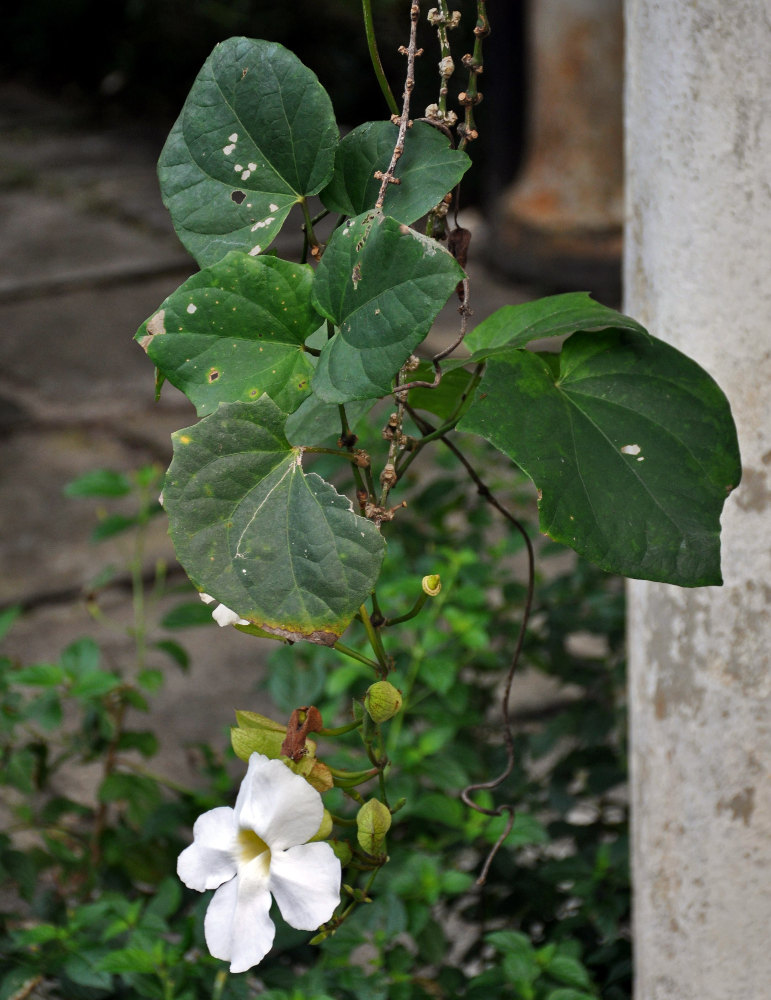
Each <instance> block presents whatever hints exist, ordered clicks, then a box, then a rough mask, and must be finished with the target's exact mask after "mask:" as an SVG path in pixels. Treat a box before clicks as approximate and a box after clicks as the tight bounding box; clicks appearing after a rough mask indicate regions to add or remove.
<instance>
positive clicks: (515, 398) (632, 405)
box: [459, 330, 741, 587]
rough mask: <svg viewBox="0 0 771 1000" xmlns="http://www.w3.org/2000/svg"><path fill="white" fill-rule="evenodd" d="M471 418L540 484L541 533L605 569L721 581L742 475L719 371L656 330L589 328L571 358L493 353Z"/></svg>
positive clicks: (576, 339) (688, 581) (572, 345)
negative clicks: (724, 515) (728, 524)
mask: <svg viewBox="0 0 771 1000" xmlns="http://www.w3.org/2000/svg"><path fill="white" fill-rule="evenodd" d="M459 428H460V429H462V430H467V431H473V432H474V433H477V434H480V435H481V436H482V437H484V438H486V439H487V440H488V441H490V442H492V444H494V445H495V446H496V447H497V448H499V449H500V450H501V451H503V452H504V453H505V454H506V455H508V456H509V457H510V458H512V459H513V460H514V461H515V462H516V463H517V464H518V465H519V466H520V467H521V468H522V469H523V470H524V471H525V472H526V473H527V474H528V475H529V476H530V477H531V479H532V480H533V482H534V483H535V484H536V486H537V487H538V490H539V500H538V506H539V510H540V524H541V530H542V531H544V532H546V533H547V534H548V535H550V536H551V537H552V538H554V539H556V540H558V541H560V542H564V543H566V544H567V545H570V546H571V547H572V548H574V549H575V550H576V551H577V552H580V553H581V554H582V555H585V556H587V557H588V558H589V559H591V560H592V561H593V562H595V563H596V564H597V565H598V566H600V567H602V568H603V569H606V570H609V571H610V572H614V573H622V574H624V575H626V576H633V577H640V578H642V579H649V580H661V581H665V582H668V583H675V584H679V585H681V586H685V587H695V586H704V585H709V584H719V583H720V582H721V576H720V512H721V510H722V507H723V503H724V501H725V499H726V497H727V495H728V494H729V493H730V492H731V490H732V489H734V488H735V487H736V486H737V485H738V482H739V478H740V476H741V467H740V464H739V453H738V445H737V440H736V429H735V427H734V423H733V420H732V418H731V413H730V409H729V406H728V403H727V401H726V399H725V396H724V395H723V393H722V392H721V390H720V389H719V387H718V386H717V385H716V384H715V382H714V381H713V380H712V379H711V378H710V376H709V375H708V374H707V373H706V372H705V371H704V370H703V369H702V368H700V367H699V365H697V364H696V363H695V362H694V361H692V360H690V359H689V358H687V357H686V356H685V355H683V354H681V353H680V352H679V351H677V350H675V348H673V347H670V346H669V345H667V344H665V343H663V342H662V341H660V340H657V339H656V338H654V337H651V336H650V335H649V334H646V333H638V332H636V331H632V330H609V331H607V332H605V333H596V334H589V333H578V334H575V335H574V336H573V337H571V338H570V339H569V340H568V341H567V342H566V343H565V345H564V346H563V349H562V352H561V354H559V355H538V354H534V353H532V352H529V351H525V350H517V349H511V348H509V349H508V350H506V351H504V352H503V353H501V354H498V355H496V356H495V357H494V358H492V359H491V360H490V361H488V366H487V370H486V372H485V375H484V378H483V380H482V383H481V385H480V387H479V391H478V394H477V396H476V398H475V400H474V403H473V404H472V406H471V408H470V409H469V411H468V413H467V414H466V415H465V417H464V418H463V419H462V420H461V422H460V424H459Z"/></svg>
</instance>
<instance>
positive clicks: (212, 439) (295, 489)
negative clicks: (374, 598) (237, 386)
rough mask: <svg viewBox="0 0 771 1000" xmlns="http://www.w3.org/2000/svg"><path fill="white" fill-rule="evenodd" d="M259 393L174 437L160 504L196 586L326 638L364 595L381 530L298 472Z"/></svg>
mask: <svg viewBox="0 0 771 1000" xmlns="http://www.w3.org/2000/svg"><path fill="white" fill-rule="evenodd" d="M284 419H285V418H284V414H282V413H281V411H280V410H279V408H278V407H277V406H276V405H275V403H273V402H272V400H270V399H269V398H268V397H267V396H262V397H261V398H260V399H259V400H257V401H256V402H254V403H223V404H222V405H221V406H220V407H219V409H218V410H217V411H216V412H215V413H213V414H211V415H210V416H208V417H205V418H204V419H203V420H201V421H200V422H199V423H198V424H196V425H195V426H194V427H188V428H186V429H184V430H181V431H177V433H176V434H174V435H173V442H174V459H173V461H172V463H171V466H170V468H169V471H168V474H167V476H166V485H165V487H164V501H163V503H164V507H165V508H166V510H167V512H168V515H169V526H170V527H169V530H170V534H171V538H172V541H173V542H174V548H175V550H176V553H177V557H178V559H179V561H180V563H181V564H182V566H183V567H184V568H185V571H186V572H187V574H188V576H189V577H190V579H191V580H192V581H193V583H194V584H195V585H196V586H198V587H199V588H200V589H201V590H204V591H205V592H206V593H208V594H210V595H211V596H212V597H214V598H216V600H218V601H221V602H222V603H223V604H225V605H226V606H227V607H229V608H231V609H232V610H233V611H235V612H237V613H238V614H239V615H240V616H241V617H242V618H244V619H246V620H247V621H250V622H252V623H253V624H255V625H258V626H259V627H260V628H263V629H264V630H265V631H266V632H270V633H272V634H274V635H278V636H281V637H283V638H286V639H291V640H299V639H307V640H309V641H310V642H315V643H318V644H321V645H332V644H334V642H335V641H336V640H337V638H338V637H339V636H340V635H341V634H342V633H343V631H344V630H345V628H346V627H347V626H348V624H349V622H350V621H351V619H352V617H353V615H354V614H355V612H356V611H357V610H358V608H359V607H360V605H361V604H362V602H363V601H364V600H365V599H366V597H367V596H368V595H369V593H370V592H371V590H372V588H373V586H374V584H375V581H376V579H377V576H378V573H379V571H380V564H381V562H382V559H383V552H384V548H385V545H384V542H383V539H382V536H381V535H380V533H379V532H378V530H377V529H376V528H375V526H374V525H373V524H372V522H371V521H367V520H366V519H365V518H363V517H360V516H359V515H358V514H355V513H354V512H353V510H352V507H351V504H350V501H349V500H348V499H347V498H346V497H343V496H341V495H340V494H339V493H338V492H337V491H336V490H335V489H334V487H332V486H330V484H329V483H327V482H325V481H324V480H323V479H321V478H320V477H319V476H317V475H315V473H310V474H308V475H306V474H305V473H304V472H303V470H302V467H301V464H300V458H301V449H299V448H293V447H292V446H291V445H290V444H289V443H288V441H287V440H286V438H285V436H284V430H283V428H284Z"/></svg>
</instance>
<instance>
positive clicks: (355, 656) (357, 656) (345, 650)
mask: <svg viewBox="0 0 771 1000" xmlns="http://www.w3.org/2000/svg"><path fill="white" fill-rule="evenodd" d="M332 648H333V649H336V650H337V651H338V653H342V654H343V655H344V656H350V658H351V659H352V660H358V661H359V663H363V664H364V665H365V666H367V667H372V669H373V670H374V671H375V672H376V673H379V672H380V665H379V664H377V663H375V661H374V660H370V658H369V657H368V656H365V655H364V654H363V653H360V652H358V650H356V649H351V647H350V646H345V645H343V643H342V642H336V643H335V644H334V646H333V647H332Z"/></svg>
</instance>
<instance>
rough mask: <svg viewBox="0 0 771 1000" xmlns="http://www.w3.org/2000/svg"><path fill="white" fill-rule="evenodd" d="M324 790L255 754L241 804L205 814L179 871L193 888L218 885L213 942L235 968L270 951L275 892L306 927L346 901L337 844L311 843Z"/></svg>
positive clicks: (209, 935) (211, 918) (210, 926)
mask: <svg viewBox="0 0 771 1000" xmlns="http://www.w3.org/2000/svg"><path fill="white" fill-rule="evenodd" d="M323 815H324V806H323V805H322V802H321V796H320V795H319V793H318V792H317V791H316V790H315V789H314V788H311V786H310V785H309V784H308V782H307V781H306V780H305V779H304V778H301V777H300V775H298V774H295V773H294V772H293V771H291V770H290V769H289V768H288V767H287V766H286V764H284V763H283V762H282V761H280V760H270V759H269V758H268V757H264V756H263V755H262V754H259V753H253V754H252V756H251V757H250V758H249V767H248V770H247V772H246V777H245V778H244V780H243V782H242V783H241V788H240V790H239V792H238V798H237V799H236V805H235V809H231V808H230V807H229V806H220V807H219V808H217V809H211V810H210V811H209V812H206V813H204V814H203V815H202V816H199V817H198V819H197V820H196V821H195V825H194V827H193V838H194V842H193V843H192V844H191V845H190V847H187V848H185V850H184V851H183V852H182V853H181V854H180V856H179V860H178V861H177V874H178V875H179V877H180V878H181V879H182V881H183V882H184V883H185V885H186V886H189V888H191V889H197V890H198V891H199V892H204V891H205V890H206V889H216V890H217V891H216V892H215V893H214V896H213V898H212V901H211V903H209V908H208V910H207V911H206V919H205V921H204V932H205V935H206V944H207V945H208V948H209V951H210V952H211V953H212V955H214V957H215V958H221V959H224V960H225V961H226V962H230V971H231V972H246V970H247V969H250V968H251V967H252V966H253V965H257V964H258V962H261V961H262V959H263V958H264V957H265V955H267V953H268V952H269V951H270V948H271V945H272V944H273V938H274V935H275V933H276V928H275V926H274V924H273V921H272V920H271V919H270V916H269V915H268V911H269V910H270V904H271V894H272V895H273V897H274V898H275V900H276V902H277V903H278V908H279V910H280V911H281V915H282V916H283V918H284V920H286V922H287V923H288V924H291V925H292V927H296V928H297V929H298V930H307V931H310V930H315V929H316V928H317V927H319V926H320V925H321V924H323V923H324V922H325V921H327V920H329V918H330V917H331V916H332V913H333V912H334V909H335V907H336V906H337V904H338V903H339V902H340V862H339V860H338V859H337V857H336V856H335V854H334V852H333V850H332V848H331V847H330V846H329V844H325V843H320V842H319V843H314V844H307V843H306V841H307V840H309V839H310V838H311V837H313V836H314V835H315V834H316V833H317V832H318V829H319V827H320V825H321V821H322V818H323Z"/></svg>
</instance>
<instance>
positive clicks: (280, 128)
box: [158, 38, 338, 267]
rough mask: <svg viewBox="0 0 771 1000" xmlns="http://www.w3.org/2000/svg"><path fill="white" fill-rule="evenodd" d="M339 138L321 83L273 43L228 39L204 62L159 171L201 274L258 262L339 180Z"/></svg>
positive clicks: (173, 213)
mask: <svg viewBox="0 0 771 1000" xmlns="http://www.w3.org/2000/svg"><path fill="white" fill-rule="evenodd" d="M337 139H338V132H337V126H336V124H335V119H334V114H333V111H332V104H331V102H330V100H329V96H328V94H327V92H326V91H325V90H324V88H323V87H322V86H321V84H320V83H319V81H318V79H317V78H316V76H315V74H314V73H312V72H311V70H309V69H308V68H307V66H304V65H303V63H301V62H300V60H299V59H298V58H297V57H296V56H295V55H293V54H292V53H291V52H289V51H288V50H287V49H285V48H284V47H283V46H282V45H278V44H276V43H275V42H265V41H260V40H255V39H250V38H229V39H228V40H227V41H224V42H221V43H220V44H219V45H217V46H216V47H215V49H214V51H213V52H212V54H211V55H210V56H209V58H208V59H207V60H206V62H205V63H204V65H203V68H202V69H201V72H200V73H199V74H198V77H197V79H196V81H195V83H194V84H193V87H192V89H191V91H190V93H189V95H188V97H187V100H186V101H185V105H184V107H183V108H182V112H181V114H180V116H179V118H178V119H177V121H176V123H175V124H174V127H173V128H172V130H171V133H170V134H169V137H168V139H167V141H166V145H165V146H164V148H163V152H162V153H161V158H160V160H159V162H158V177H159V179H160V184H161V192H162V194H163V202H164V204H165V205H166V207H167V208H168V209H169V211H170V212H171V217H172V221H173V223H174V228H175V229H176V231H177V235H178V236H179V238H180V240H181V241H182V243H183V244H184V245H185V247H186V248H187V249H188V250H189V251H190V253H191V254H192V255H193V256H194V257H195V258H196V260H197V261H198V263H199V264H200V265H201V266H202V267H203V266H206V265H208V264H213V263H215V261H217V260H219V259H220V258H221V257H224V255H225V254H226V253H227V252H228V251H229V250H243V251H246V252H247V253H251V254H258V253H260V251H261V250H264V249H265V247H267V246H268V244H269V243H270V242H271V241H272V240H273V238H274V237H275V236H276V234H277V233H278V231H279V230H280V229H281V226H282V225H283V222H284V220H285V219H286V217H287V215H288V214H289V210H290V208H291V207H292V205H294V204H296V203H297V202H299V201H301V200H302V199H303V198H305V197H306V196H308V195H311V194H316V193H318V192H319V191H320V190H321V188H322V187H323V186H324V185H325V184H326V183H327V181H328V180H329V178H330V177H331V175H332V170H333V167H334V156H335V148H336V146H337Z"/></svg>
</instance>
